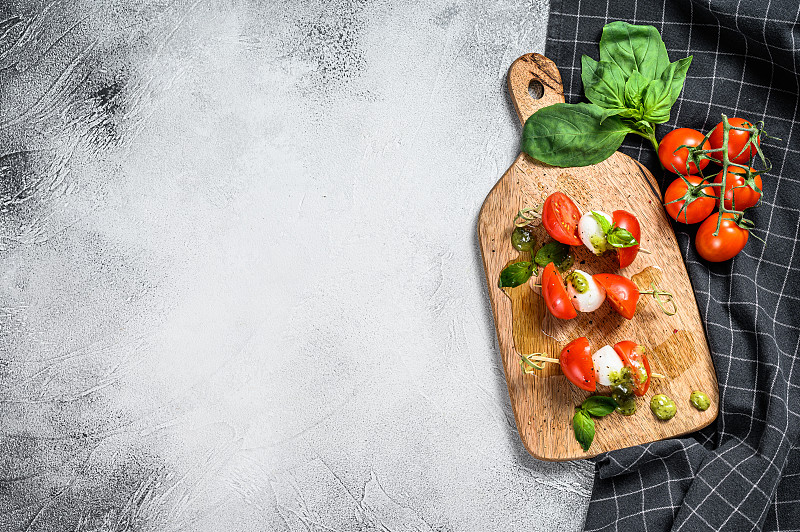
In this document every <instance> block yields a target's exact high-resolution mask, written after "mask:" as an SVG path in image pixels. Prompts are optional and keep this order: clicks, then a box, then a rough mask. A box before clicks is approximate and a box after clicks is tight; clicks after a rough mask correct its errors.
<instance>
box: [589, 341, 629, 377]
mask: <svg viewBox="0 0 800 532" xmlns="http://www.w3.org/2000/svg"><path fill="white" fill-rule="evenodd" d="M592 363H593V364H594V373H595V376H596V377H597V384H602V385H603V386H611V384H613V383H612V381H611V376H612V374H614V373H616V374H617V377H619V375H620V372H621V371H622V368H624V367H625V364H624V363H623V362H622V359H621V358H620V357H619V355H618V354H617V352H616V351H614V348H613V347H611V346H610V345H604V346H603V347H601V348H600V349H598V350H597V351H595V352H594V354H593V355H592Z"/></svg>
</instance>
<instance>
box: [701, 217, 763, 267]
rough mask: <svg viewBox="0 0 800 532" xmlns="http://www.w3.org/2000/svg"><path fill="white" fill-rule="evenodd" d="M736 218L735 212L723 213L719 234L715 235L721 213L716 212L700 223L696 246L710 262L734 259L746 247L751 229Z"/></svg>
mask: <svg viewBox="0 0 800 532" xmlns="http://www.w3.org/2000/svg"><path fill="white" fill-rule="evenodd" d="M735 218H736V216H735V215H734V214H733V213H730V212H726V213H723V215H722V223H721V224H720V227H719V234H718V235H717V236H714V232H715V231H716V230H717V220H718V219H719V213H714V214H713V215H711V216H709V217H708V218H706V221H705V222H703V223H702V224H700V227H699V228H698V229H697V235H696V236H695V239H694V246H695V248H696V249H697V253H699V254H700V256H701V257H703V258H704V259H706V260H707V261H709V262H722V261H725V260H728V259H732V258H733V257H734V256H736V254H737V253H739V252H740V251H741V250H742V249H743V248H744V245H745V244H747V239H748V238H749V237H750V231H748V230H747V229H745V228H743V227H740V226H739V224H737V223H736V219H735Z"/></svg>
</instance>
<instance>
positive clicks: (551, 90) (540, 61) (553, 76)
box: [508, 54, 564, 124]
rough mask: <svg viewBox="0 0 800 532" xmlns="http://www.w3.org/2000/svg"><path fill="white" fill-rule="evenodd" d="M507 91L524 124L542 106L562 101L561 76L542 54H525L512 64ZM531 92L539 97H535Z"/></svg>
mask: <svg viewBox="0 0 800 532" xmlns="http://www.w3.org/2000/svg"><path fill="white" fill-rule="evenodd" d="M529 87H530V91H529ZM508 92H509V93H510V94H511V101H512V102H514V109H516V110H517V116H519V120H520V122H522V123H523V124H525V121H526V120H527V119H528V117H530V116H531V115H532V114H533V113H535V112H536V111H538V110H539V109H541V108H542V107H547V106H548V105H553V104H554V103H563V102H564V86H563V85H562V84H561V73H560V72H559V71H558V68H557V67H556V64H555V63H553V62H552V61H550V60H549V59H548V58H546V57H545V56H543V55H542V54H525V55H523V56H522V57H520V58H519V59H517V60H516V61H514V63H512V64H511V68H510V69H508ZM531 92H533V93H535V94H537V95H539V94H541V96H540V97H539V98H534V97H533V96H531Z"/></svg>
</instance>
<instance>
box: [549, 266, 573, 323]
mask: <svg viewBox="0 0 800 532" xmlns="http://www.w3.org/2000/svg"><path fill="white" fill-rule="evenodd" d="M542 297H544V304H545V305H547V310H549V311H550V314H552V315H553V316H555V317H556V318H561V319H562V320H571V319H572V318H574V317H575V316H577V315H578V311H577V310H575V307H573V306H572V302H571V301H570V299H569V295H568V294H567V289H566V288H565V287H564V281H562V280H561V275H560V274H559V273H558V270H556V267H555V265H554V264H553V263H552V262H551V263H550V264H548V265H547V266H545V268H544V273H543V274H542Z"/></svg>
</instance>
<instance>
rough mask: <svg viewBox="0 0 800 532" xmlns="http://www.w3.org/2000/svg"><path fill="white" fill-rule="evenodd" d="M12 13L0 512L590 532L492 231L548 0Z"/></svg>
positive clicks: (76, 525)
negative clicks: (513, 85) (503, 320)
mask: <svg viewBox="0 0 800 532" xmlns="http://www.w3.org/2000/svg"><path fill="white" fill-rule="evenodd" d="M0 14H2V17H0V20H5V21H6V22H4V23H2V24H1V25H0V36H1V37H0V89H1V90H0V155H2V159H0V177H2V190H0V200H1V201H2V210H1V211H0V220H1V221H2V239H0V250H1V252H2V255H0V256H2V269H0V274H2V278H1V279H0V281H1V282H0V297H1V298H2V302H0V307H1V308H0V348H2V353H0V362H1V363H0V399H2V401H1V402H0V433H2V437H0V451H2V452H0V456H2V459H1V460H0V467H1V468H2V471H1V472H0V475H1V478H0V483H2V489H0V506H1V507H2V514H1V515H0V529H2V530H43V531H65V530H70V531H76V532H82V531H123V530H137V531H151V530H152V531H156V530H158V531H171V530H197V531H257V530H292V531H294V530H313V531H318V530H319V531H324V530H387V531H388V530H391V531H406V530H407V531H411V530H420V531H428V530H436V531H451V530H452V531H486V530H543V531H544V530H548V531H549V530H565V531H566V530H579V529H580V528H581V525H582V522H583V518H584V515H585V512H586V505H587V501H588V495H589V492H590V489H591V483H592V467H591V465H590V464H588V463H586V462H574V463H562V464H553V463H543V462H539V461H536V460H534V459H533V458H531V457H530V456H528V455H527V454H526V452H525V450H524V449H523V447H522V445H521V443H520V441H519V438H518V435H517V432H516V429H515V425H514V420H513V415H512V412H511V409H510V405H509V400H508V395H507V391H506V387H505V381H504V378H503V373H502V368H501V366H500V364H499V357H498V353H497V347H496V340H495V334H494V328H493V324H492V319H491V315H490V309H489V303H488V299H487V296H486V292H485V285H484V278H483V271H482V266H481V264H480V256H479V251H478V246H477V239H476V232H475V227H476V220H477V213H478V209H479V207H480V205H481V203H482V202H483V199H484V197H485V195H486V194H487V192H488V191H489V190H490V188H491V187H492V185H493V184H494V183H495V181H496V180H497V179H498V178H499V176H500V175H501V174H502V173H503V172H504V170H505V169H506V168H507V167H508V165H509V164H510V163H511V162H512V161H513V159H514V157H515V156H516V153H517V146H518V142H519V134H520V126H519V124H518V123H517V120H516V117H515V115H514V113H513V109H512V107H511V104H510V102H509V99H508V97H507V95H506V93H505V74H506V70H507V69H508V67H509V65H510V64H511V62H512V61H513V60H514V59H515V58H516V57H517V56H519V55H521V54H523V53H526V52H532V51H542V50H543V48H544V36H545V30H546V21H547V4H546V2H544V1H538V0H537V1H533V2H530V1H524V2H523V1H512V0H501V1H498V2H491V3H490V4H487V3H483V2H471V3H449V2H439V1H435V2H419V3H417V2H413V3H412V2H345V1H340V0H335V1H326V2H296V1H279V2H248V1H233V0H231V1H221V0H219V1H214V0H208V1H203V0H197V1H192V2H172V3H169V2H161V1H154V0H137V1H126V2H122V1H119V0H114V1H106V2H96V1H89V0H84V1H82V2H81V1H74V2H59V1H54V2H46V3H45V2H32V1H20V2H5V3H4V4H3V5H2V6H0Z"/></svg>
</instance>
